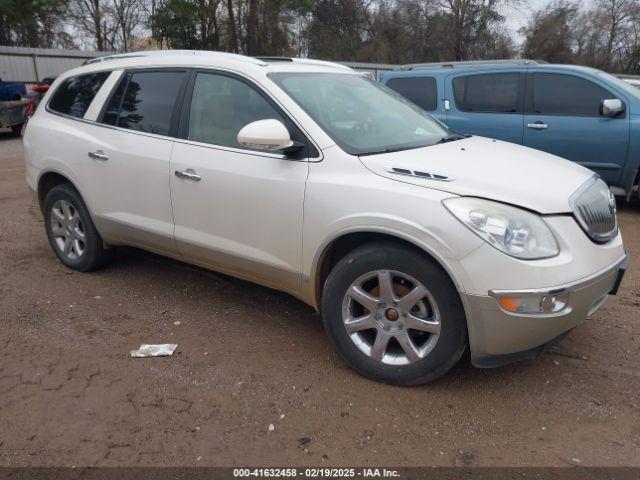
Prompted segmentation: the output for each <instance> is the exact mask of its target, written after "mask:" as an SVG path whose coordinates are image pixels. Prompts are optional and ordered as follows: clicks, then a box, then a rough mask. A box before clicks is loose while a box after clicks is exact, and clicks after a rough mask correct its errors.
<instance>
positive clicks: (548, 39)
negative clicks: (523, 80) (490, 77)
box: [521, 1, 578, 63]
mask: <svg viewBox="0 0 640 480" xmlns="http://www.w3.org/2000/svg"><path fill="white" fill-rule="evenodd" d="M577 11H578V10H577V6H576V5H575V4H572V3H568V2H562V1H559V2H555V3H553V4H551V5H549V6H548V7H547V8H546V9H544V10H541V11H538V12H536V13H535V14H534V16H533V18H532V20H531V22H530V23H529V25H528V26H526V27H524V28H523V29H522V30H521V32H522V33H523V34H524V35H525V42H524V48H523V54H524V56H525V57H526V58H533V59H538V60H546V61H548V62H552V63H573V60H574V53H573V50H572V44H573V31H572V28H571V24H572V22H573V21H574V19H575V16H576V14H577Z"/></svg>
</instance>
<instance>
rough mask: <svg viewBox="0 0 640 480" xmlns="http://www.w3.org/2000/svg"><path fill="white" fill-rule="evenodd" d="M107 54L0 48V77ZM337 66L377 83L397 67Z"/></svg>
mask: <svg viewBox="0 0 640 480" xmlns="http://www.w3.org/2000/svg"><path fill="white" fill-rule="evenodd" d="M109 54H110V53H109V52H95V51H94V52H90V51H87V52H85V51H80V50H56V49H49V48H22V47H2V46H0V78H1V79H2V80H4V81H6V82H24V83H38V82H39V81H42V80H43V79H44V78H47V77H57V76H58V75H60V74H61V73H63V72H65V71H67V70H69V69H71V68H74V67H77V66H79V65H82V63H83V62H85V61H86V60H88V59H90V58H95V57H100V56H103V55H109ZM340 63H342V64H344V65H347V66H349V67H351V68H353V69H354V70H358V71H361V72H367V73H369V74H370V75H371V76H373V78H375V79H376V80H377V79H379V78H380V75H381V74H382V73H384V72H387V71H390V70H393V69H394V68H397V67H398V66H397V65H388V64H380V63H360V62H340Z"/></svg>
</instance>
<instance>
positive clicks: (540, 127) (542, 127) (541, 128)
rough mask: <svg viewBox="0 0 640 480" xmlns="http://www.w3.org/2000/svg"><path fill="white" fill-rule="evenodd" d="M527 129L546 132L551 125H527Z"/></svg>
mask: <svg viewBox="0 0 640 480" xmlns="http://www.w3.org/2000/svg"><path fill="white" fill-rule="evenodd" d="M527 128H533V129H534V130H546V129H547V128H549V125H547V124H546V123H544V122H536V123H527Z"/></svg>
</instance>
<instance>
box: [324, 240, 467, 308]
mask: <svg viewBox="0 0 640 480" xmlns="http://www.w3.org/2000/svg"><path fill="white" fill-rule="evenodd" d="M372 242H391V243H397V244H398V245H404V246H406V247H409V248H411V249H414V250H415V251H418V252H420V253H421V254H422V255H425V256H426V257H427V258H430V259H431V260H433V261H434V262H435V263H436V265H438V266H440V268H442V270H443V271H444V272H445V273H446V274H447V275H448V277H449V278H450V279H451V281H452V282H453V284H454V286H455V288H456V290H457V291H458V292H464V289H463V287H462V285H461V283H460V281H459V279H457V278H456V276H455V275H454V273H453V269H452V267H451V265H449V263H448V262H446V261H445V259H444V258H443V257H442V255H440V254H439V253H437V252H436V251H435V250H434V249H433V248H432V247H430V246H428V245H426V244H424V243H423V242H420V241H419V240H417V239H415V238H413V237H411V236H410V235H406V234H403V233H399V232H396V231H391V230H388V229H384V228H359V229H352V230H348V231H343V232H340V233H338V234H336V235H335V236H334V237H332V238H331V239H329V240H328V241H327V242H326V243H325V244H324V245H323V246H322V247H321V248H320V249H319V252H320V253H319V254H317V255H316V259H315V261H314V263H313V269H312V273H311V283H312V285H311V289H312V290H311V293H312V295H313V301H314V303H315V304H314V305H313V306H314V307H315V308H316V309H318V310H319V306H320V300H321V297H322V290H323V287H324V283H325V281H326V279H327V277H328V275H329V272H330V271H331V269H332V268H333V266H334V265H335V264H336V263H337V262H338V261H340V259H342V258H344V256H345V255H347V254H348V253H349V252H351V251H352V250H354V249H355V248H358V247H361V246H363V245H366V244H368V243H372ZM461 301H462V302H463V304H464V301H463V298H462V295H461ZM465 311H466V308H465Z"/></svg>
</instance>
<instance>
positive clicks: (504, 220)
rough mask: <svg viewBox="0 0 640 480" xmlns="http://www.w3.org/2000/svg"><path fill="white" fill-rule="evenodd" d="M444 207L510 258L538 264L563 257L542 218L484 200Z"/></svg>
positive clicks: (464, 200)
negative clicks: (540, 261)
mask: <svg viewBox="0 0 640 480" xmlns="http://www.w3.org/2000/svg"><path fill="white" fill-rule="evenodd" d="M443 204H444V206H445V207H446V208H447V209H448V210H449V211H450V212H451V213H453V214H454V215H455V216H456V217H457V218H458V219H459V220H460V221H461V222H462V223H464V224H465V225H466V226H467V227H469V228H470V229H471V230H472V231H473V232H474V233H476V234H477V235H478V236H480V237H481V238H483V239H484V240H486V241H487V242H489V243H490V244H491V245H493V246H494V247H496V248H497V249H498V250H501V251H503V252H504V253H506V254H507V255H511V256H512V257H516V258H522V259H524V260H537V259H541V258H549V257H553V256H555V255H557V254H558V253H559V249H558V243H557V242H556V239H555V237H554V236H553V233H551V230H549V227H548V226H547V224H546V223H545V222H544V220H542V218H541V217H540V216H539V215H536V214H533V213H531V212H527V211H526V210H522V209H520V208H515V207H511V206H509V205H505V204H503V203H498V202H492V201H490V200H484V199H481V198H472V197H457V198H449V199H447V200H444V201H443Z"/></svg>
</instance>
